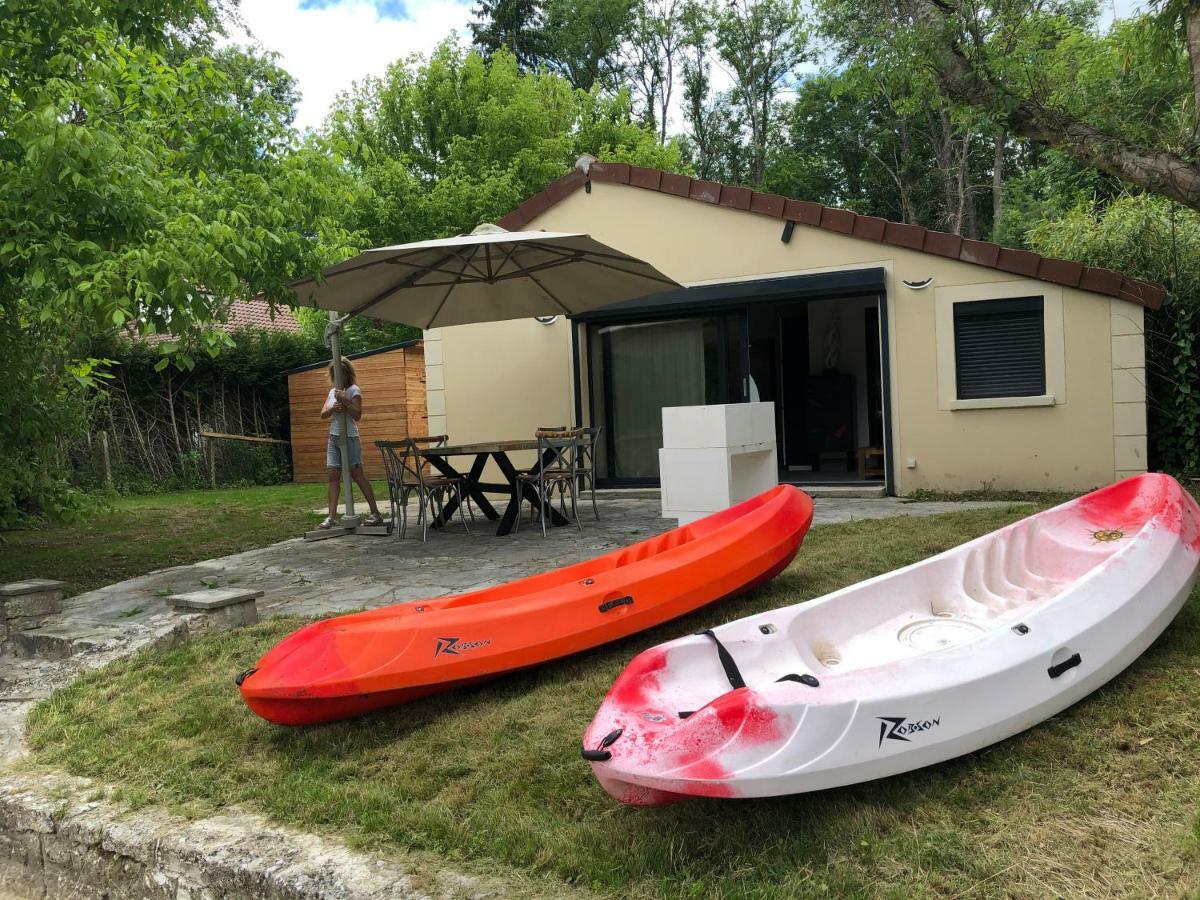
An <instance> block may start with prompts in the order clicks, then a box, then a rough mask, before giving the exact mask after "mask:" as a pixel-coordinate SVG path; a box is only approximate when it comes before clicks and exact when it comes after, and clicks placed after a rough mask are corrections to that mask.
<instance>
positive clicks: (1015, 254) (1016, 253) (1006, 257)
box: [996, 247, 1042, 278]
mask: <svg viewBox="0 0 1200 900" xmlns="http://www.w3.org/2000/svg"><path fill="white" fill-rule="evenodd" d="M1041 261H1042V258H1041V257H1040V256H1038V255H1037V254H1036V253H1031V252H1030V251H1028V250H1011V249H1009V248H1008V247H1001V248H1000V257H999V258H998V259H997V260H996V268H997V269H1000V270H1001V271H1002V272H1012V273H1013V274H1014V275H1028V276H1029V277H1030V278H1036V277H1037V272H1038V265H1039V264H1040V263H1041Z"/></svg>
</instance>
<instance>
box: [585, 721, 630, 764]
mask: <svg viewBox="0 0 1200 900" xmlns="http://www.w3.org/2000/svg"><path fill="white" fill-rule="evenodd" d="M624 731H625V729H624V728H617V729H615V730H614V731H610V732H609V733H608V734H606V735H605V736H604V740H602V741H601V742H600V746H599V747H597V748H596V749H595V750H588V749H587V748H586V747H584V748H582V749H581V750H580V751H579V755H580V756H582V757H583V758H584V759H586V760H587V761H588V762H608V761H609V760H610V759H612V753H611V752H610V751H609V750H608V749H607V748H609V747H611V746H612V745H613V744H614V743H616V740H617V738H619V737H620V736H621V734H622V733H623V732H624Z"/></svg>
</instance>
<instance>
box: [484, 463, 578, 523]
mask: <svg viewBox="0 0 1200 900" xmlns="http://www.w3.org/2000/svg"><path fill="white" fill-rule="evenodd" d="M492 458H493V459H495V460H496V465H497V466H499V468H500V471H501V472H502V473H503V474H504V478H505V480H506V481H507V482H508V483H509V485H510V486H511V487H512V491H513V499H511V500H509V501H508V506H506V507H505V508H504V515H503V516H501V518H500V525H499V527H498V528H497V529H496V534H497V535H505V534H508V533H510V532H511V531H512V530H513V527H514V526H515V525H516V523H517V516H519V515H520V514H521V499H522V498H524V499H526V500H528V501H529V502H530V503H537V504H538V505H539V506H540V505H541V504H540V503H539V498H538V494H537V491H536V490H535V489H534V488H533V486H532V485H531V484H529V483H528V482H526V483H524V484H523V485H522V491H521V494H522V497H517V496H516V492H517V469H516V466H514V465H513V464H512V460H510V459H509V458H508V454H507V453H493V454H492ZM553 459H554V454H553V452H551V453H548V454H547V455H546V456H544V457H543V458H542V460H541V461H540V462H539V463H538V465H539V467H540V466H545V465H548V464H549V463H550V462H551V461H552V460H553ZM547 512H548V513H549V515H550V523H551V524H552V525H567V524H569V520H568V519H567V518H566V517H565V516H564V515H563V514H562V513H560V512H557V511H556V510H555V509H554V504H552V503H551V504H548V505H547V507H546V509H543V510H542V515H546V514H547Z"/></svg>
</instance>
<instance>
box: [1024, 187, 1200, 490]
mask: <svg viewBox="0 0 1200 900" xmlns="http://www.w3.org/2000/svg"><path fill="white" fill-rule="evenodd" d="M1028 238H1029V242H1030V244H1031V245H1032V246H1033V248H1034V249H1035V250H1038V251H1039V252H1041V253H1046V254H1050V255H1053V256H1062V257H1067V258H1069V259H1075V260H1078V261H1079V262H1082V263H1086V264H1087V265H1093V266H1105V267H1106V268H1109V269H1115V270H1116V271H1119V272H1123V273H1125V274H1126V275H1130V276H1133V277H1137V278H1143V279H1146V280H1148V281H1157V282H1160V283H1162V284H1165V285H1166V286H1167V287H1168V289H1169V290H1170V291H1171V294H1172V297H1171V298H1170V300H1169V302H1168V303H1166V304H1165V305H1164V306H1163V308H1162V309H1159V310H1153V311H1151V310H1147V312H1146V373H1147V385H1146V387H1147V395H1148V402H1149V404H1150V406H1149V420H1150V421H1149V426H1150V427H1149V430H1150V453H1151V462H1152V466H1153V467H1155V468H1158V467H1161V468H1165V469H1169V470H1170V471H1173V472H1175V473H1177V474H1179V475H1185V476H1194V475H1198V474H1200V360H1198V359H1197V348H1198V347H1200V213H1196V212H1194V211H1192V210H1189V209H1186V208H1184V207H1182V206H1179V205H1178V204H1176V203H1172V202H1171V201H1169V200H1165V199H1162V198H1161V197H1152V196H1147V195H1133V196H1123V197H1120V198H1118V199H1117V200H1115V201H1114V202H1112V203H1111V204H1109V205H1107V206H1105V207H1100V206H1098V205H1097V204H1094V203H1092V204H1088V205H1085V206H1081V207H1078V208H1076V209H1074V210H1072V211H1071V212H1070V213H1068V214H1067V215H1065V216H1063V217H1061V218H1059V219H1054V220H1051V221H1047V222H1042V223H1040V224H1038V225H1036V226H1034V227H1033V228H1032V229H1030V231H1029V233H1028Z"/></svg>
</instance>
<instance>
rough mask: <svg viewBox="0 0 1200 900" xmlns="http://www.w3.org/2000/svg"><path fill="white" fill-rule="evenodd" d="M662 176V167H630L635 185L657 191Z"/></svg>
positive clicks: (631, 179) (632, 182)
mask: <svg viewBox="0 0 1200 900" xmlns="http://www.w3.org/2000/svg"><path fill="white" fill-rule="evenodd" d="M576 171H578V170H576ZM662 177H663V173H662V170H661V169H644V168H642V167H641V166H630V168H629V183H630V184H632V185H633V186H634V187H640V188H647V189H648V190H651V191H657V190H658V186H659V184H660V183H661V182H662Z"/></svg>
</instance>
